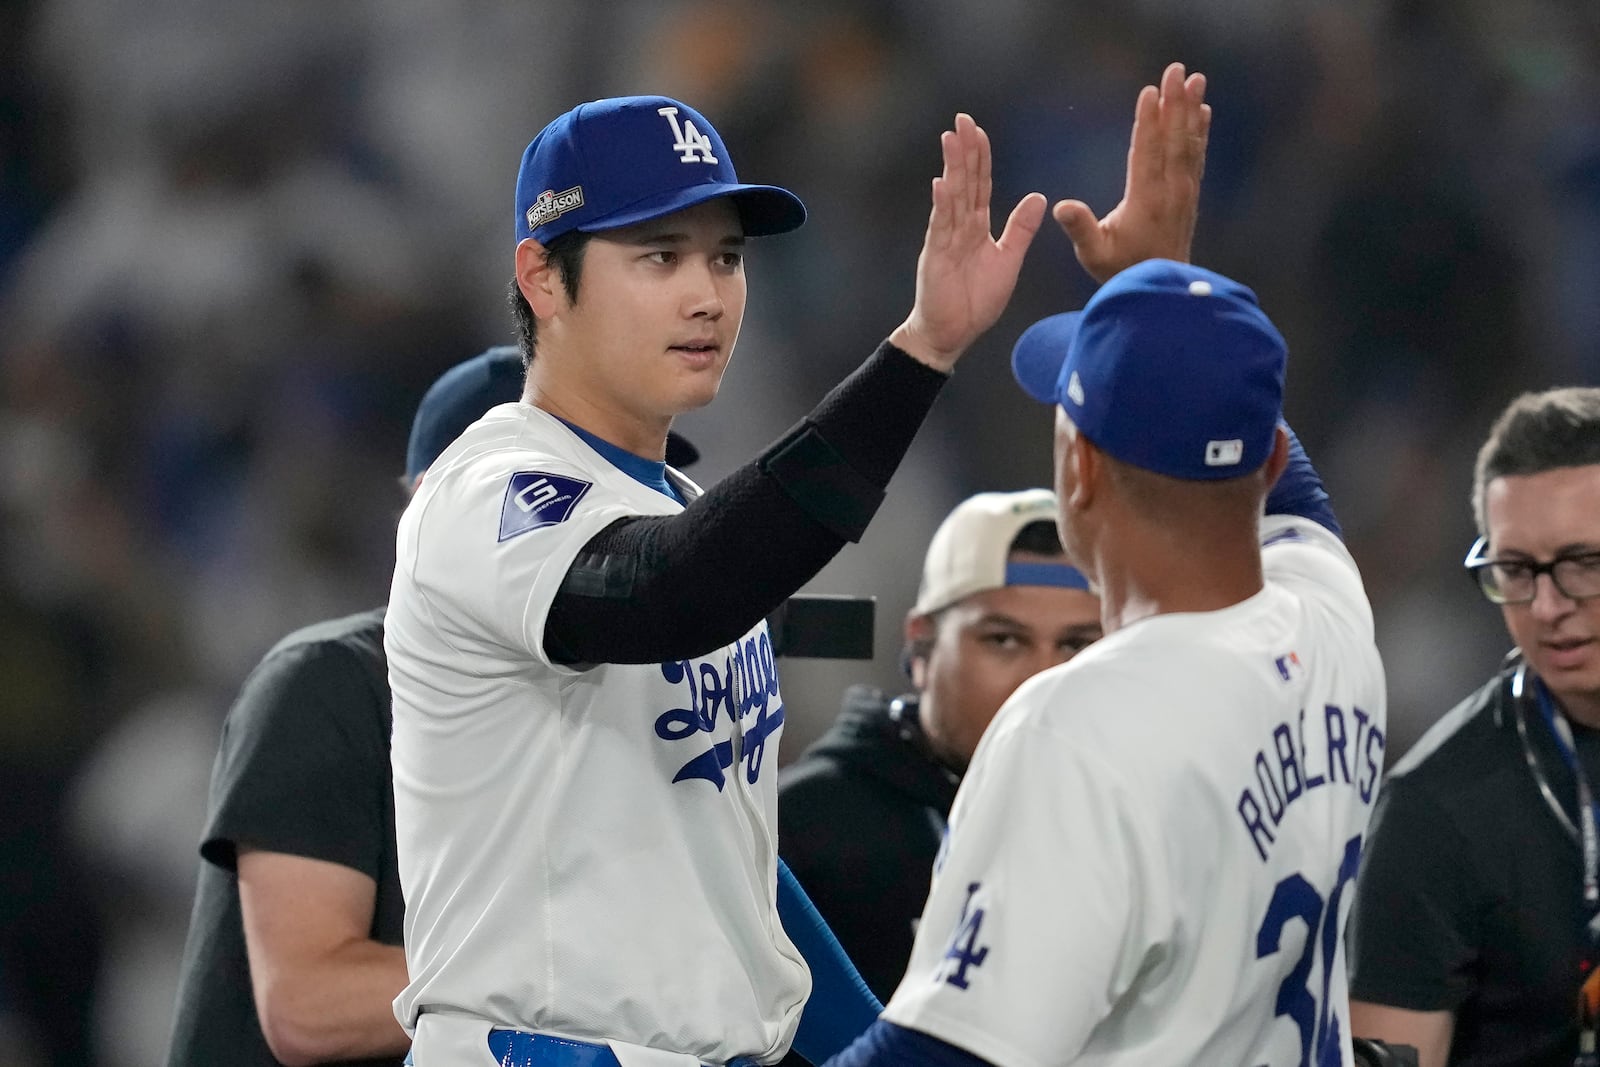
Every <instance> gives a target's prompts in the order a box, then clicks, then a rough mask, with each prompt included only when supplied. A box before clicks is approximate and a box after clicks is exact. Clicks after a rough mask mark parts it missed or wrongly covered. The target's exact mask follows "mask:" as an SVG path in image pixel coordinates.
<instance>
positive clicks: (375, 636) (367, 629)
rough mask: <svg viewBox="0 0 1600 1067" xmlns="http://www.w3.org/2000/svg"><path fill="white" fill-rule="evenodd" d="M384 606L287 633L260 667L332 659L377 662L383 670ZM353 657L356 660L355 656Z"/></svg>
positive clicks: (378, 666)
mask: <svg viewBox="0 0 1600 1067" xmlns="http://www.w3.org/2000/svg"><path fill="white" fill-rule="evenodd" d="M385 610H386V609H384V608H370V609H368V610H366V611H361V612H357V613H355V614H353V615H345V616H343V617H341V618H337V619H324V620H322V621H321V622H314V623H312V624H311V625H309V626H302V627H301V628H300V629H298V630H295V631H293V632H292V633H289V634H286V635H285V636H284V637H283V638H282V639H281V640H280V641H279V642H278V643H277V644H275V645H273V646H272V648H271V649H269V650H268V651H267V654H266V655H264V656H262V657H261V663H260V666H259V667H258V668H257V669H258V670H260V669H261V668H266V667H270V666H273V665H279V664H283V663H285V662H288V661H293V662H295V663H299V664H302V665H304V664H313V663H321V662H326V661H329V660H335V661H337V660H350V661H351V662H353V663H362V664H366V663H373V664H376V666H377V668H378V671H379V673H380V674H381V673H382V672H383V670H384V653H383V619H384V613H385ZM352 657H353V659H352Z"/></svg>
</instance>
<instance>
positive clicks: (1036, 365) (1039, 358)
mask: <svg viewBox="0 0 1600 1067" xmlns="http://www.w3.org/2000/svg"><path fill="white" fill-rule="evenodd" d="M1082 318H1083V312H1081V311H1068V312H1066V313H1064V314H1061V315H1051V316H1050V317H1049V318H1045V319H1040V320H1039V321H1038V322H1036V323H1034V324H1033V325H1032V326H1029V327H1028V328H1027V329H1026V330H1024V331H1022V336H1021V337H1019V338H1017V343H1016V346H1015V347H1013V348H1012V349H1011V374H1012V376H1013V377H1015V378H1016V379H1017V384H1018V385H1020V386H1022V391H1023V392H1025V393H1027V394H1028V395H1029V396H1031V397H1033V398H1034V399H1035V400H1037V401H1039V403H1041V404H1054V403H1057V402H1058V401H1059V394H1060V382H1061V367H1062V365H1063V364H1064V363H1066V361H1067V352H1068V350H1069V349H1070V348H1071V347H1072V339H1073V338H1074V337H1076V336H1077V333H1078V323H1079V322H1080V321H1081V320H1082Z"/></svg>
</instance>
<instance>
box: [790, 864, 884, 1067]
mask: <svg viewBox="0 0 1600 1067" xmlns="http://www.w3.org/2000/svg"><path fill="white" fill-rule="evenodd" d="M778 918H779V920H780V921H781V922H782V923H783V929H784V932H785V933H787V934H788V935H789V940H791V941H793V942H794V945H795V947H796V948H797V949H799V950H800V955H801V956H803V957H804V958H805V961H806V965H807V966H808V967H809V968H810V969H811V998H810V999H809V1000H807V1001H806V1006H805V1011H804V1012H803V1013H802V1014H801V1016H800V1027H799V1029H798V1031H796V1033H795V1036H794V1049H795V1051H796V1052H798V1053H800V1055H802V1056H804V1057H805V1058H806V1059H808V1060H810V1061H811V1062H812V1063H822V1062H823V1061H825V1060H827V1059H828V1058H829V1057H831V1056H834V1055H837V1054H838V1053H839V1052H842V1051H843V1050H844V1049H845V1048H846V1047H847V1046H848V1045H849V1044H850V1042H852V1041H854V1040H855V1039H856V1038H857V1037H859V1036H861V1035H862V1034H863V1033H865V1032H866V1030H867V1028H868V1027H869V1026H871V1025H872V1024H873V1021H874V1020H876V1019H877V1017H878V1013H879V1012H880V1011H882V1010H883V1005H882V1004H880V1003H878V998H877V997H875V996H873V995H872V990H870V989H868V988H867V983H866V982H865V981H864V980H863V979H862V977H861V974H860V972H858V971H857V970H856V968H855V964H854V963H852V962H851V961H850V957H849V955H848V954H847V953H846V952H845V950H844V946H842V945H840V944H839V940H838V938H836V937H834V935H833V931H832V930H831V929H829V928H828V923H827V921H826V920H825V919H823V917H822V914H821V912H819V911H817V909H816V906H815V905H814V904H812V903H811V898H810V897H808V896H807V895H806V892H805V890H804V889H803V888H802V887H801V885H800V882H799V880H798V879H797V878H795V876H794V872H793V871H791V870H789V866H788V864H786V863H784V862H783V860H781V859H780V860H779V861H778Z"/></svg>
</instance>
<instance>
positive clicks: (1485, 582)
mask: <svg viewBox="0 0 1600 1067" xmlns="http://www.w3.org/2000/svg"><path fill="white" fill-rule="evenodd" d="M1488 547H1489V539H1488V538H1487V537H1480V538H1478V539H1477V540H1476V541H1474V542H1473V543H1472V551H1470V552H1468V553H1467V558H1466V560H1465V561H1464V564H1465V566H1466V568H1467V570H1469V571H1471V572H1472V577H1473V578H1474V579H1476V580H1477V582H1478V588H1479V589H1480V590H1482V591H1483V595H1484V596H1485V597H1487V598H1488V599H1489V600H1490V601H1491V602H1492V603H1495V604H1529V603H1532V602H1533V598H1534V595H1535V594H1536V593H1537V592H1538V586H1539V575H1541V574H1548V575H1549V576H1550V581H1551V582H1553V583H1555V587H1556V589H1557V590H1559V591H1560V592H1561V594H1562V595H1563V596H1565V597H1567V598H1569V599H1571V600H1588V599H1589V598H1590V597H1597V596H1600V552H1582V553H1578V554H1577V555H1571V556H1557V557H1556V558H1555V559H1553V560H1551V561H1550V562H1548V563H1534V562H1533V561H1532V560H1522V559H1489V558H1488V557H1487V556H1485V555H1484V554H1483V553H1484V550H1485V549H1487V548H1488Z"/></svg>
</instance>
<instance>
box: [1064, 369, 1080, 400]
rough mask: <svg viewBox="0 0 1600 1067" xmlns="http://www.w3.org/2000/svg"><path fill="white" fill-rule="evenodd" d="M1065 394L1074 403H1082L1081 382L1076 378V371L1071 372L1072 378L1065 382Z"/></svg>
mask: <svg viewBox="0 0 1600 1067" xmlns="http://www.w3.org/2000/svg"><path fill="white" fill-rule="evenodd" d="M1067 396H1068V397H1069V398H1071V400H1072V402H1073V403H1074V404H1081V403H1083V382H1081V381H1079V380H1078V372H1077V371H1073V372H1072V378H1071V380H1069V381H1068V382H1067Z"/></svg>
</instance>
